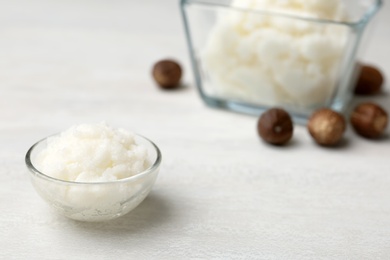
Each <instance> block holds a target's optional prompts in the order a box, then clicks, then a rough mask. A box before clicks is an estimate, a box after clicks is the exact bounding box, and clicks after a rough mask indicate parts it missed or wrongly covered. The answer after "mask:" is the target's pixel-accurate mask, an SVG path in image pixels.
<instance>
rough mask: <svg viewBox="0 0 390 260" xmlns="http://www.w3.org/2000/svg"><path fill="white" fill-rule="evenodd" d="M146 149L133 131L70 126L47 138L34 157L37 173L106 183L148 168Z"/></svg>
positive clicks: (101, 125) (59, 177)
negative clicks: (44, 146)
mask: <svg viewBox="0 0 390 260" xmlns="http://www.w3.org/2000/svg"><path fill="white" fill-rule="evenodd" d="M147 159H148V154H147V149H146V147H144V146H143V145H140V144H136V142H135V140H134V134H132V133H130V132H127V131H126V130H124V129H114V128H111V127H109V126H108V125H106V124H103V123H101V124H96V125H89V124H82V125H78V126H73V127H71V128H70V129H68V130H66V131H64V132H62V133H61V134H60V135H58V136H54V137H50V138H49V139H48V140H47V146H46V148H45V149H43V150H42V151H41V152H40V153H39V154H38V155H37V158H36V161H35V163H36V167H37V169H39V170H40V171H41V172H43V173H45V174H47V175H49V176H51V177H54V178H57V179H61V180H66V181H75V182H107V181H115V180H119V179H123V178H127V177H131V176H133V175H136V174H137V173H140V172H142V171H144V170H146V169H147V168H148V167H149V162H148V160H147Z"/></svg>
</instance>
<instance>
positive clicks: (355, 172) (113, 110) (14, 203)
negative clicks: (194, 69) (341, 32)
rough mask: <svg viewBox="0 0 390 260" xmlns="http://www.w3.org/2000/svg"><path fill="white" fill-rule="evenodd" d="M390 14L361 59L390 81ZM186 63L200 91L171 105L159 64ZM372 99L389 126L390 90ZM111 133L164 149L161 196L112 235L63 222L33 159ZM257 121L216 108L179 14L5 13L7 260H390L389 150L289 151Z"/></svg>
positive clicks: (143, 6) (296, 143) (1, 161)
mask: <svg viewBox="0 0 390 260" xmlns="http://www.w3.org/2000/svg"><path fill="white" fill-rule="evenodd" d="M389 23H390V6H389V5H387V6H385V7H384V8H383V9H382V11H381V13H380V14H379V16H378V19H377V20H376V23H375V30H374V31H373V32H372V33H371V34H369V37H370V42H369V44H368V45H367V46H366V51H365V52H364V55H363V60H364V61H368V62H371V63H374V64H377V65H378V66H379V67H380V68H382V70H383V72H384V73H385V74H386V75H387V76H388V78H390V52H389V48H388V46H389V44H390V34H389V32H390V31H389V27H388V25H389ZM165 57H174V58H176V59H178V60H180V61H181V62H182V64H183V66H184V67H185V69H186V77H185V82H186V84H187V85H188V87H187V88H185V89H182V90H180V91H175V92H163V91H159V90H158V89H157V88H156V87H155V85H154V83H153V82H152V80H151V78H150V68H151V66H152V64H153V63H154V62H155V61H156V60H158V59H160V58H165ZM386 86H387V90H386V91H385V93H384V94H383V95H381V96H379V97H375V98H374V100H376V101H377V102H379V103H381V104H383V105H384V106H385V107H386V108H387V110H388V111H390V102H389V101H390V96H389V84H388V83H387V84H386ZM100 121H106V122H107V123H109V124H110V125H113V126H115V127H123V128H127V129H129V130H133V131H135V132H138V133H142V134H143V135H145V136H147V137H149V138H151V139H152V140H154V141H155V142H156V143H157V144H158V145H159V146H160V148H161V150H162V153H163V166H162V168H161V172H160V175H159V178H158V180H157V183H156V185H155V187H154V189H153V191H152V192H151V194H150V195H149V197H148V198H147V199H146V200H145V201H144V202H143V203H142V204H141V205H140V206H139V207H138V208H136V209H135V210H134V211H133V212H131V213H129V214H128V215H126V216H124V217H122V218H119V219H117V220H114V221H111V222H107V223H98V224H91V223H81V222H75V221H72V220H68V219H66V218H64V217H61V216H59V215H57V214H56V213H54V212H52V211H51V210H50V209H49V208H48V206H47V205H46V204H45V203H44V202H43V201H42V200H41V198H40V197H38V195H37V194H36V193H35V191H34V189H33V187H32V186H31V184H30V182H29V179H28V173H27V170H26V168H25V165H24V155H25V153H26V151H27V149H28V148H29V146H31V145H32V144H33V143H34V142H35V141H37V140H39V139H40V138H42V137H45V136H47V135H50V134H52V133H56V132H59V131H62V130H65V129H66V128H68V127H69V126H71V125H74V124H79V123H84V122H87V123H96V122H100ZM256 121H257V119H256V118H254V117H250V116H245V115H240V114H235V113H230V112H226V111H222V110H216V109H211V108H208V107H206V106H205V105H204V104H203V103H202V101H201V100H200V98H199V96H198V94H197V92H196V90H195V87H194V83H193V77H192V75H191V72H190V67H189V59H188V54H187V49H186V44H185V40H184V32H183V26H182V23H181V19H180V15H179V9H178V3H177V1H173V0H169V1H168V0H164V1H158V0H154V1H152V0H145V1H133V0H126V1H125V0H117V1H108V0H95V1H90V0H80V1H73V0H72V1H65V0H57V1H51V0H35V1H30V0H12V1H6V0H0V145H1V146H0V185H1V187H0V212H1V214H0V245H1V246H0V248H1V249H0V259H111V258H114V257H115V258H118V259H136V258H137V259H187V258H190V257H191V258H207V259H389V258H390V140H389V138H388V136H389V130H387V138H383V140H381V141H368V140H365V139H362V138H359V137H357V136H356V135H355V134H354V133H353V131H352V130H351V129H348V132H347V135H346V142H345V143H344V145H343V146H342V147H340V148H338V149H324V148H320V147H318V146H316V145H315V144H314V143H313V142H312V140H311V139H310V137H309V135H308V134H307V131H306V129H305V128H304V127H300V126H298V127H296V130H295V135H294V139H293V141H292V142H291V144H290V145H289V146H287V147H284V148H275V147H270V146H267V145H265V144H264V143H262V142H261V141H260V140H259V139H258V137H257V135H256V131H255V125H256Z"/></svg>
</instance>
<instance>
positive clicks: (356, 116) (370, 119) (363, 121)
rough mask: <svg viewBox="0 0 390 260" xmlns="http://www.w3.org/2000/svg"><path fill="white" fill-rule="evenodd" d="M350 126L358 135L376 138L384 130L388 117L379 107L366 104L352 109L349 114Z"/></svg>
mask: <svg viewBox="0 0 390 260" xmlns="http://www.w3.org/2000/svg"><path fill="white" fill-rule="evenodd" d="M351 124H352V126H353V128H354V129H355V131H356V132H357V133H358V134H359V135H361V136H364V137H367V138H378V137H380V136H381V135H382V134H383V132H384V131H385V130H386V127H387V124H388V115H387V113H386V111H385V110H384V109H383V108H382V107H380V106H379V105H377V104H374V103H370V102H367V103H363V104H360V105H358V106H357V107H356V108H355V109H354V111H353V112H352V114H351Z"/></svg>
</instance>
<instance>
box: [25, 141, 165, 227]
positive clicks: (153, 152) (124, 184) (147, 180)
mask: <svg viewBox="0 0 390 260" xmlns="http://www.w3.org/2000/svg"><path fill="white" fill-rule="evenodd" d="M47 139H48V138H45V139H43V140H41V141H39V142H37V143H36V144H34V145H33V146H32V147H31V148H30V149H29V150H28V152H27V154H26V157H25V162H26V165H27V168H28V170H29V172H30V178H31V182H32V184H33V186H34V188H35V189H36V191H37V192H38V194H39V195H40V196H41V197H42V198H43V199H44V200H45V201H46V202H47V203H48V204H49V205H50V206H51V207H52V208H53V209H55V210H56V211H57V212H59V213H60V214H62V215H64V216H66V217H68V218H71V219H75V220H80V221H90V222H96V221H106V220H110V219H114V218H118V217H120V216H123V215H125V214H127V213H128V212H130V211H131V210H132V209H134V208H135V207H137V206H138V205H139V204H140V203H141V202H142V201H143V200H144V199H145V198H146V196H147V195H148V194H149V192H150V190H151V189H152V187H153V185H154V183H155V180H156V178H157V175H158V172H159V168H160V163H161V153H160V150H159V148H158V147H157V146H156V145H155V144H154V143H153V142H151V141H150V140H148V139H147V138H145V137H142V136H140V135H135V141H136V143H137V144H142V145H144V146H145V147H146V148H147V151H148V157H149V158H148V160H149V162H150V165H151V166H150V167H149V168H148V169H146V170H145V171H143V172H141V173H139V174H136V175H134V176H131V177H128V178H124V179H119V180H115V181H110V182H73V181H65V180H60V179H56V178H53V177H50V176H49V175H46V174H45V173H43V172H40V171H39V170H38V169H37V168H36V167H35V159H36V156H37V154H38V153H39V152H40V151H41V150H42V149H43V148H45V146H46V145H47Z"/></svg>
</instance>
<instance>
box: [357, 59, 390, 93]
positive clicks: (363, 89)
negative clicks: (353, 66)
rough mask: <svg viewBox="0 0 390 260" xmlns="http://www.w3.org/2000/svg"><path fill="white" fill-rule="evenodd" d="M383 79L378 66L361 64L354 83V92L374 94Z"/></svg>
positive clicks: (378, 89)
mask: <svg viewBox="0 0 390 260" xmlns="http://www.w3.org/2000/svg"><path fill="white" fill-rule="evenodd" d="M383 81H384V78H383V75H382V73H381V72H380V70H379V69H378V68H376V67H373V66H368V65H363V66H362V67H361V70H360V74H359V78H358V81H357V83H356V87H355V94H357V95H374V94H376V93H378V92H379V91H380V90H381V87H382V84H383Z"/></svg>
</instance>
